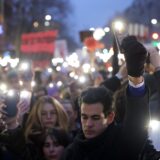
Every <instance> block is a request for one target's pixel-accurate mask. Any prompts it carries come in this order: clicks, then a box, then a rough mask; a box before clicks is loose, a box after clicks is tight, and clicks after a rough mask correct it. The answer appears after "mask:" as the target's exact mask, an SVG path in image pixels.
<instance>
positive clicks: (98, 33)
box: [93, 28, 105, 41]
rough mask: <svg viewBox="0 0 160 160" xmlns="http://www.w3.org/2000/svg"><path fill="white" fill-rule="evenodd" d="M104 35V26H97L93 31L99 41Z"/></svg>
mask: <svg viewBox="0 0 160 160" xmlns="http://www.w3.org/2000/svg"><path fill="white" fill-rule="evenodd" d="M104 35H105V31H104V30H103V28H97V29H95V31H94V33H93V37H94V39H95V40H97V41H99V40H101V39H102V38H103V36H104Z"/></svg>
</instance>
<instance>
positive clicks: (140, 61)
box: [121, 36, 147, 77]
mask: <svg viewBox="0 0 160 160" xmlns="http://www.w3.org/2000/svg"><path fill="white" fill-rule="evenodd" d="M121 49H122V50H123V52H124V56H125V59H126V64H127V70H128V75H130V76H132V77H139V76H141V75H143V72H144V64H145V62H146V57H147V51H146V49H145V48H144V46H143V45H142V44H141V43H140V42H138V41H137V39H136V37H135V36H127V37H125V38H124V39H123V40H122V44H121Z"/></svg>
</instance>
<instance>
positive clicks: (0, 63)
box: [0, 59, 8, 67]
mask: <svg viewBox="0 0 160 160" xmlns="http://www.w3.org/2000/svg"><path fill="white" fill-rule="evenodd" d="M7 64H8V60H6V59H1V60H0V65H1V66H2V67H5V66H7Z"/></svg>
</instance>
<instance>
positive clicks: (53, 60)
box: [52, 58, 64, 66]
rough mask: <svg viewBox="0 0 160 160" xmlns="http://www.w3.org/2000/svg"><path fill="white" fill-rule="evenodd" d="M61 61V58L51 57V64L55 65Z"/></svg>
mask: <svg viewBox="0 0 160 160" xmlns="http://www.w3.org/2000/svg"><path fill="white" fill-rule="evenodd" d="M63 62H64V60H63V58H53V59H52V64H53V65H54V66H56V65H57V64H58V63H63Z"/></svg>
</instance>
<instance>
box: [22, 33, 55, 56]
mask: <svg viewBox="0 0 160 160" xmlns="http://www.w3.org/2000/svg"><path fill="white" fill-rule="evenodd" d="M57 35H58V31H57V30H54V31H45V32H35V33H26V34H22V37H21V52H22V53H23V54H42V53H48V54H53V52H54V48H55V47H54V41H55V39H56V38H57Z"/></svg>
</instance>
